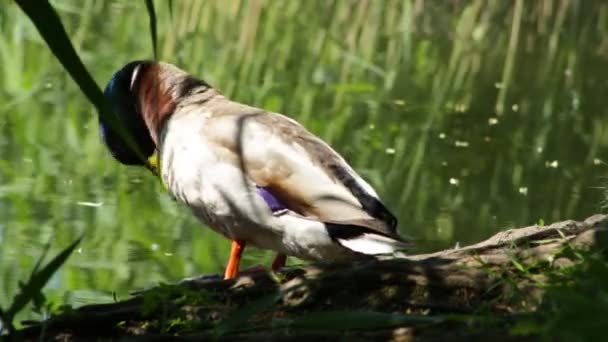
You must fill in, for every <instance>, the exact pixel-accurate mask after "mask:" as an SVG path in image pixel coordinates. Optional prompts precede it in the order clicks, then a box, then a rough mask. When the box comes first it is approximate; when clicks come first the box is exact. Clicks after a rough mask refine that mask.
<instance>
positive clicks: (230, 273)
mask: <svg viewBox="0 0 608 342" xmlns="http://www.w3.org/2000/svg"><path fill="white" fill-rule="evenodd" d="M244 250H245V241H242V240H234V241H232V245H231V246H230V257H229V258H228V265H227V266H226V271H225V272H224V279H232V278H236V276H237V275H238V274H239V264H240V263H241V256H242V255H243V251H244Z"/></svg>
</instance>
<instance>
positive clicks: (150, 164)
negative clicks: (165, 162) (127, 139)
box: [145, 151, 160, 176]
mask: <svg viewBox="0 0 608 342" xmlns="http://www.w3.org/2000/svg"><path fill="white" fill-rule="evenodd" d="M145 165H146V168H147V169H148V170H150V171H151V172H152V173H153V174H155V175H156V176H158V175H159V174H160V172H159V162H158V153H157V152H156V151H154V153H153V154H152V155H151V156H150V157H149V158H148V160H146V164H145Z"/></svg>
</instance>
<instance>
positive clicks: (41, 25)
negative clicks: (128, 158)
mask: <svg viewBox="0 0 608 342" xmlns="http://www.w3.org/2000/svg"><path fill="white" fill-rule="evenodd" d="M15 2H16V3H17V5H19V7H21V9H22V10H23V12H25V14H26V15H27V16H28V17H29V18H30V20H31V21H32V23H33V24H34V26H36V29H37V30H38V32H39V33H40V35H41V36H42V38H43V39H44V41H45V42H46V43H47V45H48V47H49V48H50V49H51V51H52V52H53V54H54V55H55V57H57V59H58V60H59V62H60V63H61V64H62V65H63V67H64V68H65V70H67V72H68V73H69V74H70V76H71V77H72V79H74V81H75V82H76V84H78V87H80V90H82V92H83V93H84V94H85V96H86V97H87V98H88V99H89V101H90V102H91V103H92V104H93V105H94V106H95V108H96V109H97V112H98V113H99V115H100V117H102V118H103V119H104V121H105V122H107V123H108V124H109V125H110V126H111V127H112V128H113V129H114V130H116V131H117V132H118V134H119V135H120V136H121V138H123V139H124V140H125V142H126V143H127V144H128V145H129V146H130V147H131V148H132V149H133V150H134V151H135V152H136V153H138V154H139V155H140V156H143V154H142V153H141V150H140V149H139V147H138V146H137V144H135V143H134V142H133V140H132V138H131V136H130V135H129V134H128V133H127V132H126V130H125V129H124V127H123V125H122V124H121V122H120V120H119V119H118V117H117V116H116V115H115V114H114V113H113V112H112V111H111V110H110V109H111V107H110V104H109V103H108V101H107V100H106V98H105V97H104V95H103V92H102V91H101V89H100V88H99V87H98V86H97V83H95V80H93V77H92V76H91V74H90V73H89V72H88V70H87V68H86V67H85V66H84V64H83V63H82V61H81V60H80V57H78V54H77V53H76V50H75V49H74V46H73V45H72V43H71V42H70V38H69V37H68V34H67V32H66V30H65V28H64V27H63V24H62V23H61V19H60V18H59V15H57V12H56V11H55V9H54V8H53V6H51V4H50V3H49V2H48V1H28V0H15ZM144 157H147V156H144ZM144 157H142V160H145V158H144Z"/></svg>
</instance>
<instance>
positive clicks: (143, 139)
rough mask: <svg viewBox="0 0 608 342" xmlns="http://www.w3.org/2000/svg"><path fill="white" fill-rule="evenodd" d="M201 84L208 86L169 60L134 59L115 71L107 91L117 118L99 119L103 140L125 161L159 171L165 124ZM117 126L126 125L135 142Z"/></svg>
mask: <svg viewBox="0 0 608 342" xmlns="http://www.w3.org/2000/svg"><path fill="white" fill-rule="evenodd" d="M199 86H206V87H208V86H207V84H206V83H204V82H203V81H199V80H196V79H195V78H193V77H191V76H190V75H189V74H187V73H186V72H185V71H183V70H181V69H179V68H177V67H175V66H173V65H171V64H167V63H160V62H153V61H134V62H130V63H128V64H126V65H125V66H124V67H122V68H121V69H120V70H118V71H117V72H115V73H114V75H112V78H111V79H110V81H109V82H108V84H107V85H106V88H105V90H104V95H105V97H106V98H107V99H108V100H109V102H110V103H111V105H112V107H111V108H112V111H113V113H110V115H114V119H115V120H113V122H110V120H108V119H107V118H103V117H101V116H100V119H99V125H100V129H101V135H102V138H103V142H104V144H105V145H106V147H107V148H108V149H109V150H110V152H111V153H112V156H113V157H114V158H115V159H116V160H118V161H119V162H120V163H122V164H126V165H139V166H145V167H147V168H148V169H150V170H151V171H153V172H154V173H158V169H157V167H158V165H157V162H156V151H157V146H158V139H159V138H158V137H159V134H160V129H161V126H162V124H163V123H164V122H165V121H166V120H167V119H168V118H169V117H170V116H171V114H172V113H173V112H174V110H175V108H176V106H177V103H178V102H179V101H180V100H181V99H182V98H183V97H184V96H185V95H187V94H188V92H189V91H190V90H192V88H195V87H199ZM116 125H121V126H122V128H123V129H124V132H123V133H125V134H127V135H128V136H129V137H130V138H131V143H128V142H127V141H125V139H123V135H121V134H120V133H119V132H118V129H117V126H116ZM133 145H135V146H133ZM136 149H138V150H139V151H137V150H136Z"/></svg>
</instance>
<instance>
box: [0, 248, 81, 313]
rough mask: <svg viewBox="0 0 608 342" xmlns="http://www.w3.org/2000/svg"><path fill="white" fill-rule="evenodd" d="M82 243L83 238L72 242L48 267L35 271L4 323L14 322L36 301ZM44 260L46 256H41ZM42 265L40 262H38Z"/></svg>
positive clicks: (16, 297) (9, 310)
mask: <svg viewBox="0 0 608 342" xmlns="http://www.w3.org/2000/svg"><path fill="white" fill-rule="evenodd" d="M80 241H82V236H81V237H79V238H78V239H76V241H74V242H72V244H70V245H69V246H68V247H67V248H65V249H64V250H63V251H61V253H59V254H58V255H57V256H56V257H55V258H53V260H51V261H50V262H49V263H48V264H46V266H44V267H43V268H41V269H39V270H38V269H34V271H32V274H31V275H30V278H29V279H28V281H27V282H26V283H25V284H24V285H23V286H22V287H21V289H20V291H19V292H18V293H17V294H16V295H15V297H14V299H13V303H12V304H11V306H10V307H9V308H8V309H7V310H6V312H4V314H3V316H4V319H5V320H6V321H5V322H4V323H5V324H7V322H12V320H13V318H14V317H15V315H16V314H17V313H18V312H19V311H21V310H22V309H23V308H24V307H25V306H26V305H27V304H28V303H29V302H31V301H32V300H34V299H35V298H36V297H38V296H39V295H40V292H41V291H42V288H43V287H44V286H45V285H46V283H47V282H48V281H49V279H51V277H52V276H53V274H55V273H56V272H57V270H58V269H59V268H60V267H61V266H62V265H63V264H65V262H66V261H67V259H68V257H69V256H70V255H71V254H72V252H74V249H76V246H78V244H79V243H80ZM41 258H44V255H42V256H41ZM38 264H40V261H39V262H38Z"/></svg>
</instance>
